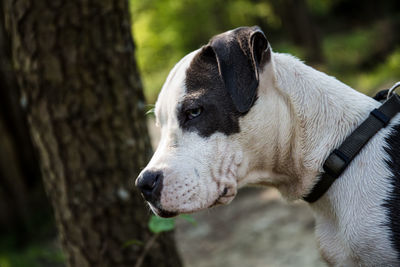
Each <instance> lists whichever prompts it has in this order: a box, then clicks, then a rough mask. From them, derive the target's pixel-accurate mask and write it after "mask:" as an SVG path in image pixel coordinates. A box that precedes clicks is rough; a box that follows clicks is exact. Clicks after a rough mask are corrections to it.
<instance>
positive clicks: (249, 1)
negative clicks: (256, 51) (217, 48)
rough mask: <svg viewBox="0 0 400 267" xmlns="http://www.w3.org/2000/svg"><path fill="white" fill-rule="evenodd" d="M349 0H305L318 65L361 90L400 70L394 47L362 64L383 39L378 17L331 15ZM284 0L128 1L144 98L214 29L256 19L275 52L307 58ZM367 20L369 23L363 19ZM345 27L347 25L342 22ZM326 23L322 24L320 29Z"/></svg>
mask: <svg viewBox="0 0 400 267" xmlns="http://www.w3.org/2000/svg"><path fill="white" fill-rule="evenodd" d="M346 1H348V0H306V3H307V5H308V9H309V14H310V15H311V17H312V18H314V20H315V21H316V22H323V25H319V26H320V27H321V28H320V31H321V33H323V35H322V34H321V35H320V37H321V38H322V50H323V54H324V57H325V62H324V64H323V65H319V66H318V68H319V69H322V70H323V71H325V72H327V73H329V74H333V75H335V76H336V77H338V78H339V79H340V80H343V81H344V82H346V83H348V84H350V85H351V86H353V87H355V88H361V89H363V91H364V92H370V91H371V90H372V89H373V88H374V87H379V86H380V85H382V84H387V83H388V82H392V80H393V79H394V77H395V76H396V75H398V71H397V70H398V66H397V65H396V64H397V63H396V59H397V57H398V56H397V55H398V50H397V52H395V53H394V54H393V55H392V56H391V57H390V59H389V58H388V59H387V62H382V63H380V64H378V65H379V66H377V68H376V69H374V70H372V71H368V72H366V71H363V70H361V69H360V66H361V65H362V63H363V62H365V61H366V60H368V57H369V56H371V54H372V53H373V51H374V49H376V48H377V47H379V44H378V45H377V43H379V42H382V40H385V36H384V34H385V33H384V32H385V31H382V30H381V28H379V27H377V25H378V24H379V23H378V22H373V21H370V20H365V21H362V22H360V21H359V20H360V18H358V21H357V19H354V18H347V19H348V21H357V23H358V24H357V26H353V25H346V24H345V23H344V22H343V17H342V18H341V20H338V19H337V18H336V17H335V16H334V15H333V14H334V12H333V11H334V10H335V6H337V5H340V4H343V3H345V2H346ZM284 2H285V1H272V0H265V1H253V0H226V1H218V0H208V1H203V0H147V1H142V0H130V3H131V13H132V17H133V25H132V30H133V35H134V37H135V41H136V44H137V51H136V52H137V60H138V65H139V68H140V70H141V74H142V79H143V84H144V88H145V95H146V99H147V100H148V102H150V103H152V102H154V101H155V99H156V97H157V94H158V92H159V91H160V89H161V86H162V85H163V83H164V81H165V79H166V77H167V75H168V73H169V71H170V70H171V69H172V67H173V66H174V64H176V62H178V61H179V60H180V59H181V58H182V57H183V56H184V55H186V54H187V53H188V52H189V51H192V50H195V49H197V48H199V47H200V46H201V45H203V44H205V43H207V42H208V40H209V38H210V37H211V36H213V35H215V34H217V33H220V32H223V31H226V30H228V29H232V28H235V27H238V26H243V25H255V24H258V25H260V26H262V27H263V29H264V30H265V31H266V35H267V37H268V39H269V41H270V42H271V43H272V47H273V50H274V51H277V52H285V53H286V52H287V53H291V54H293V55H295V56H297V57H299V58H301V59H303V60H304V59H305V56H306V50H305V48H304V47H300V46H299V45H295V44H294V43H293V42H292V41H291V40H292V38H290V36H289V33H290V31H288V29H286V28H284V24H283V21H282V20H285V19H286V18H285V17H280V16H279V15H278V13H277V12H276V7H277V6H279V5H282V4H283V3H284ZM367 23H368V24H367ZM344 26H345V27H344ZM322 27H325V28H322Z"/></svg>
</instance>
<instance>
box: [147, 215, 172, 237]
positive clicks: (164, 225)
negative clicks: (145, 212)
mask: <svg viewBox="0 0 400 267" xmlns="http://www.w3.org/2000/svg"><path fill="white" fill-rule="evenodd" d="M174 228H175V219H174V218H161V217H158V216H155V215H152V216H151V218H150V221H149V229H150V231H152V232H153V233H155V234H158V233H161V232H167V231H171V230H173V229H174Z"/></svg>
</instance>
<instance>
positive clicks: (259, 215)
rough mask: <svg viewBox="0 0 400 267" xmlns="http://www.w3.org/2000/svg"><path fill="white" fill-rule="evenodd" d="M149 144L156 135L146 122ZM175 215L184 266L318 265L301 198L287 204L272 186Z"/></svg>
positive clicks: (311, 224)
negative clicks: (186, 218)
mask: <svg viewBox="0 0 400 267" xmlns="http://www.w3.org/2000/svg"><path fill="white" fill-rule="evenodd" d="M149 126H150V127H149V128H150V130H151V132H150V133H151V135H152V140H153V145H155V144H157V142H158V137H159V134H158V132H157V129H156V128H155V127H154V126H153V124H152V123H149ZM193 217H194V218H195V220H196V225H193V224H191V223H189V222H187V221H184V220H181V219H179V220H178V222H177V229H176V240H177V244H178V248H179V250H180V252H181V255H182V257H183V261H184V263H185V266H186V267H222V266H229V267H285V266H296V267H303V266H304V267H317V266H318V267H319V266H326V265H325V264H324V263H323V262H322V261H321V260H320V257H319V254H318V250H317V248H316V241H315V238H314V219H313V216H312V214H311V210H310V209H309V208H308V207H307V206H306V205H305V204H304V203H294V204H287V203H285V202H284V201H282V199H281V197H280V195H279V193H278V192H277V191H276V190H274V189H261V188H245V189H242V190H240V191H239V194H238V196H237V197H236V198H235V199H234V200H233V202H232V203H231V204H229V205H228V206H220V207H216V208H213V209H211V210H206V211H203V212H199V213H197V214H194V215H193Z"/></svg>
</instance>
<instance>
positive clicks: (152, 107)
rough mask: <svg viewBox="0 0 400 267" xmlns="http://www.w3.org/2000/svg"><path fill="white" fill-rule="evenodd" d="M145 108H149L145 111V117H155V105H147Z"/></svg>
mask: <svg viewBox="0 0 400 267" xmlns="http://www.w3.org/2000/svg"><path fill="white" fill-rule="evenodd" d="M147 106H148V107H149V110H147V111H146V113H145V114H146V116H147V115H153V116H154V115H155V114H154V112H155V105H147Z"/></svg>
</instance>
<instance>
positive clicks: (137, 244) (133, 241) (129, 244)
mask: <svg viewBox="0 0 400 267" xmlns="http://www.w3.org/2000/svg"><path fill="white" fill-rule="evenodd" d="M132 245H136V246H143V245H144V243H143V241H140V240H137V239H132V240H128V241H126V242H125V243H124V244H123V245H122V247H123V248H126V247H129V246H132Z"/></svg>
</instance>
